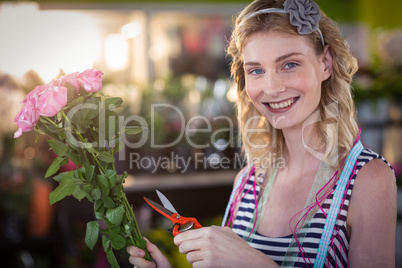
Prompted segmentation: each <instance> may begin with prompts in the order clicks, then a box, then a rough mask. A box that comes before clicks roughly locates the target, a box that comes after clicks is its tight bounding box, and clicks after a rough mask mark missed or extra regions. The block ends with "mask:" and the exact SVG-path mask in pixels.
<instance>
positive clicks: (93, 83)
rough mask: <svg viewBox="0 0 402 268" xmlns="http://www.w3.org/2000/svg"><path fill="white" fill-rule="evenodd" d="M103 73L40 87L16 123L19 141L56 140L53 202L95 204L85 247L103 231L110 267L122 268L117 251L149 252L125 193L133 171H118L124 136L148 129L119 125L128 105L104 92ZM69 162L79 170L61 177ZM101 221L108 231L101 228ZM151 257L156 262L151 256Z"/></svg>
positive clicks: (28, 98) (51, 172) (88, 72)
mask: <svg viewBox="0 0 402 268" xmlns="http://www.w3.org/2000/svg"><path fill="white" fill-rule="evenodd" d="M102 75H103V73H102V72H100V71H99V70H96V69H89V70H86V71H84V72H81V73H78V72H77V73H72V74H68V75H64V76H61V77H59V78H58V79H54V80H52V81H51V82H50V83H47V84H45V85H41V86H37V87H36V88H35V89H33V90H32V91H31V92H30V93H29V94H27V95H26V98H25V100H24V101H23V103H24V106H23V108H22V109H21V111H20V112H19V113H18V114H17V116H16V117H15V119H14V121H15V122H16V123H17V125H18V130H17V131H16V132H15V134H14V138H18V137H20V136H21V135H22V133H23V132H29V131H32V130H35V131H36V132H37V133H38V134H47V135H48V136H49V137H51V138H50V139H48V143H49V145H50V147H51V148H52V149H53V151H54V152H55V153H56V154H57V156H58V157H57V158H56V159H55V160H54V161H53V162H52V164H51V165H50V167H49V168H48V170H47V172H46V175H45V178H47V177H50V176H53V179H54V180H55V181H57V182H59V186H58V187H56V189H55V190H54V191H53V192H51V193H50V195H49V200H50V204H54V203H55V202H57V201H60V200H61V199H63V198H64V197H66V196H71V195H72V196H73V197H75V198H76V199H78V200H82V199H83V198H87V199H88V200H89V201H90V202H92V203H94V212H95V217H96V219H97V220H95V221H90V222H88V223H87V229H86V234H85V243H86V244H87V246H88V247H89V248H91V249H93V248H94V246H95V244H96V243H97V241H98V238H99V232H101V233H102V245H103V248H104V250H105V252H106V256H107V259H108V261H109V263H110V264H111V265H112V267H119V265H118V263H117V260H116V258H115V256H114V253H113V249H116V250H120V249H122V248H124V247H126V246H128V245H130V244H133V245H135V246H137V247H140V248H142V249H144V250H145V251H146V248H145V244H146V242H145V240H144V239H143V237H142V236H141V233H140V230H139V228H138V225H137V221H136V219H135V216H134V213H133V209H132V207H131V206H130V204H129V203H128V201H127V197H126V195H125V193H124V191H123V183H124V181H125V178H126V177H127V173H124V174H122V175H118V174H117V173H116V169H115V166H114V161H115V159H114V156H113V154H114V153H116V152H118V151H120V150H121V149H123V148H124V143H123V142H122V140H123V139H122V138H123V135H125V134H133V135H134V134H137V133H139V132H140V131H142V128H138V127H127V126H123V127H121V126H119V122H121V121H119V118H118V115H117V113H116V108H118V107H119V106H121V105H122V103H123V101H122V99H121V98H116V97H108V96H104V95H103V94H102V93H101V92H100V89H101V88H102ZM69 161H72V162H73V163H74V164H75V165H76V169H75V170H72V171H68V172H62V173H59V174H57V175H56V173H57V172H58V170H59V169H60V167H62V166H64V165H66V164H67V163H69ZM101 220H103V221H104V222H105V223H106V226H107V228H106V229H100V228H99V221H101ZM145 258H146V259H148V260H149V259H150V258H149V254H148V253H147V254H146V257H145Z"/></svg>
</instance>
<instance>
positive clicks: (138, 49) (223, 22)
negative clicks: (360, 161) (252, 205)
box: [0, 0, 402, 267]
mask: <svg viewBox="0 0 402 268" xmlns="http://www.w3.org/2000/svg"><path fill="white" fill-rule="evenodd" d="M316 2H317V3H318V4H319V5H320V7H321V8H322V9H323V10H324V11H325V13H326V14H327V15H328V16H329V17H331V18H332V19H334V20H335V21H337V22H338V23H339V26H340V29H341V31H342V32H343V34H344V35H345V37H346V38H347V40H348V41H349V43H350V46H351V50H352V52H353V54H354V55H355V56H356V57H357V59H358V61H359V66H360V70H359V72H358V74H357V75H356V77H355V80H354V88H355V93H354V97H355V102H356V105H357V108H358V119H359V124H360V126H361V128H362V140H363V142H364V143H365V144H366V145H367V146H368V147H371V148H372V149H373V150H374V151H377V152H379V153H381V154H382V155H383V156H384V157H385V158H386V159H387V160H388V161H389V162H390V163H391V164H392V166H393V167H394V169H395V173H396V175H397V183H398V185H401V181H402V179H401V177H402V19H401V18H400V11H401V10H402V2H401V1H399V0H384V1H376V0H331V1H325V0H316ZM248 3H249V2H248V1H237V0H215V1H213V0H187V1H185V0H176V1H167V0H166V1H163V0H160V1H152V0H148V1H146V0H143V1H137V0H131V1H130V0H118V1H111V0H109V1H107V0H69V1H67V0H56V1H51V0H44V1H37V2H25V1H0V255H1V256H2V258H1V260H2V265H1V266H2V267H108V264H107V261H106V257H105V254H104V253H103V249H102V248H101V247H96V248H95V249H94V250H93V251H91V250H89V249H88V248H87V247H86V246H85V244H84V236H85V224H86V222H87V221H88V220H92V219H94V215H93V212H92V211H93V210H92V204H91V203H89V202H87V201H85V200H82V201H81V202H78V201H77V200H75V199H73V198H71V199H69V198H66V199H64V200H62V201H60V202H58V203H56V204H55V205H53V206H52V207H50V206H49V201H48V194H49V192H50V191H52V189H53V188H54V187H55V186H56V185H55V184H54V183H53V182H52V181H51V180H50V179H49V180H43V177H44V174H45V171H46V169H47V167H48V166H49V164H50V163H51V162H52V160H53V159H54V157H55V156H54V155H52V153H50V151H49V147H48V145H47V143H46V140H45V139H44V138H43V137H39V138H38V139H37V138H36V134H34V133H25V134H24V135H23V136H22V137H21V138H19V139H17V140H14V139H13V133H14V131H15V130H16V129H17V127H16V125H15V123H14V122H13V119H14V117H15V115H16V114H17V113H18V111H19V110H20V109H21V104H20V102H21V100H23V99H24V96H25V95H26V94H27V93H28V92H30V91H31V90H32V89H33V88H34V87H35V86H36V85H40V84H44V83H46V82H49V81H50V80H51V79H53V78H55V77H57V76H58V75H59V74H60V73H63V72H64V73H72V72H77V71H83V70H85V69H88V68H98V69H100V70H101V71H102V72H103V73H104V74H105V75H104V88H103V90H104V92H105V93H106V94H109V95H113V96H119V97H122V98H123V100H124V103H125V106H124V110H123V113H124V114H126V115H133V114H135V115H139V116H140V117H141V118H143V119H144V120H145V122H146V123H147V124H148V125H149V127H150V130H151V131H152V138H151V136H148V137H147V139H146V142H145V143H144V144H143V145H142V146H140V147H138V148H128V147H127V148H125V149H124V150H123V151H122V153H120V154H119V155H116V160H117V168H118V170H119V171H120V172H123V171H127V172H128V173H129V174H130V176H129V178H128V179H127V182H126V185H125V191H126V193H127V195H128V198H129V200H130V202H131V203H132V204H133V206H134V210H135V213H136V215H137V219H138V220H139V222H140V224H141V230H142V231H143V234H145V235H146V236H148V238H150V239H151V240H152V241H154V242H155V243H157V244H158V245H159V246H160V247H161V248H162V249H163V250H164V252H165V253H166V254H167V255H168V256H169V258H170V260H171V262H172V264H173V265H174V267H188V264H187V263H186V260H185V256H183V255H181V254H179V253H178V252H177V250H176V248H175V247H174V246H173V243H172V235H171V233H170V232H169V231H166V230H167V229H168V228H170V227H171V226H170V225H169V223H170V222H166V220H164V219H163V218H161V217H159V216H158V215H156V213H155V212H153V211H151V210H150V209H149V207H148V206H146V205H144V202H143V199H142V196H144V195H145V196H148V197H150V198H151V199H155V200H156V196H155V193H154V190H155V189H158V190H160V191H162V192H163V193H164V194H165V195H166V196H167V197H168V198H169V199H171V201H172V203H173V204H174V205H175V207H176V209H177V210H178V211H179V212H180V213H181V214H182V215H185V216H192V217H196V218H197V219H198V220H199V221H200V222H201V224H203V225H211V224H217V225H219V224H220V221H221V220H222V216H223V213H224V210H225V205H226V203H227V201H228V199H229V195H230V191H231V187H232V183H233V179H234V177H235V175H236V173H237V171H238V170H239V169H240V168H241V167H242V166H243V165H244V162H243V160H242V159H241V157H240V156H239V147H240V143H239V141H238V133H237V128H236V114H235V106H234V102H235V101H236V93H235V91H234V88H233V83H232V81H231V80H230V78H229V67H228V66H229V58H227V57H226V55H225V48H226V46H227V40H228V39H229V37H230V33H231V26H232V24H233V18H234V16H235V15H236V14H237V13H238V12H240V11H241V9H242V8H243V7H244V6H246V5H247V4H248ZM155 104H156V105H158V104H170V105H172V106H174V107H177V108H178V110H179V111H180V112H181V113H182V114H180V113H179V112H178V110H177V109H173V108H171V107H170V108H169V107H161V106H160V107H159V108H158V109H156V108H155V109H152V108H151V107H153V106H152V105H155ZM201 117H202V118H204V120H201V119H200V118H201ZM183 119H184V122H185V124H186V126H188V127H189V128H191V129H192V130H194V131H193V132H194V133H193V134H192V135H191V136H190V137H189V138H188V139H184V138H181V137H180V131H181V127H182V125H181V124H182V123H183ZM212 134H213V135H212ZM211 135H212V137H211ZM189 141H190V142H189ZM133 142H136V141H133ZM166 144H171V145H170V146H159V148H156V147H158V146H155V145H166ZM194 145H199V146H194ZM201 145H202V146H201ZM152 159H160V160H161V162H160V163H159V164H158V163H155V162H153V161H152ZM182 159H187V160H189V162H188V164H187V165H184V163H183V162H181V160H182ZM401 189H402V188H401V187H398V197H399V199H398V200H399V201H398V202H399V204H398V230H397V242H396V243H397V245H396V253H397V254H396V264H397V266H396V267H402V253H401V252H402V211H401V210H402V204H401V201H402V190H401ZM77 208H79V209H77ZM379 231H380V230H379ZM118 260H119V263H120V265H121V267H130V265H129V264H128V262H127V255H126V253H125V250H122V252H119V253H118Z"/></svg>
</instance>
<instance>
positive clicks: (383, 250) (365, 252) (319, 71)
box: [128, 0, 396, 267]
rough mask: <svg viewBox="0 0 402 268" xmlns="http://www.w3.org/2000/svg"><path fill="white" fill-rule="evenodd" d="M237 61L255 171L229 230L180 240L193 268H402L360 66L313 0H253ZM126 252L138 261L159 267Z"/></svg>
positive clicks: (241, 19) (242, 175)
mask: <svg viewBox="0 0 402 268" xmlns="http://www.w3.org/2000/svg"><path fill="white" fill-rule="evenodd" d="M228 54H229V55H230V56H231V57H232V65H231V68H232V69H231V71H232V77H233V78H234V80H235V82H236V84H237V93H238V103H237V106H238V118H239V121H240V131H241V134H242V139H243V145H242V146H243V151H244V154H245V156H246V157H247V162H248V165H247V167H246V168H244V169H243V170H242V171H241V172H239V174H238V176H237V178H236V179H235V182H234V189H233V192H232V196H231V198H230V201H229V204H228V207H227V210H226V214H225V219H227V217H229V215H230V217H229V220H228V227H229V226H230V227H231V228H228V227H216V226H212V227H203V228H200V229H196V230H190V231H187V232H184V233H181V234H179V235H177V236H176V237H175V239H174V242H175V244H176V245H177V246H178V247H179V251H180V252H181V253H185V254H187V260H188V261H189V262H190V263H191V264H192V265H193V267H394V266H395V263H394V261H395V255H394V254H395V230H396V183H395V175H394V173H393V170H392V168H391V167H390V165H389V164H388V162H387V161H386V160H385V159H384V158H383V157H381V156H380V155H379V154H377V153H375V152H373V151H371V150H370V149H368V148H364V147H363V145H362V142H361V141H360V130H359V126H358V124H357V121H356V118H355V113H356V112H355V108H354V104H353V100H352V93H351V86H350V84H351V81H352V77H353V75H354V74H355V72H356V70H357V61H356V59H355V58H354V57H353V56H352V54H351V53H350V51H349V46H348V44H347V42H346V41H345V39H344V38H343V37H342V35H341V33H340V32H339V29H338V27H337V26H336V24H335V23H334V22H333V21H332V20H331V19H329V18H328V17H327V16H326V15H325V14H324V13H323V12H321V10H320V9H319V7H318V6H317V5H316V4H315V3H314V2H313V1H311V0H286V1H283V0H255V1H254V2H252V3H251V4H250V5H248V6H247V7H246V8H245V9H244V10H243V11H242V12H241V13H240V14H239V16H238V17H237V19H236V24H235V27H234V31H233V33H232V37H231V40H230V43H229V47H228ZM271 154H272V155H275V156H276V157H275V158H273V159H271V162H270V163H268V165H264V164H263V163H264V162H263V161H262V160H264V159H266V158H267V156H268V155H271ZM279 158H282V159H284V160H285V164H283V162H281V163H279ZM225 223H226V220H224V224H223V225H225ZM147 248H148V249H149V252H150V254H151V255H152V257H153V259H154V260H155V263H156V264H157V265H158V266H160V267H169V264H168V263H167V259H166V258H165V257H164V256H163V255H162V254H161V253H160V251H159V250H158V249H157V248H156V247H155V246H154V245H153V244H151V243H150V242H148V243H147ZM128 251H129V253H130V255H131V257H130V261H131V263H132V264H134V265H136V266H138V267H152V265H155V264H151V263H149V262H146V261H144V260H142V259H141V258H140V257H141V256H143V251H141V250H138V249H136V248H133V247H131V248H129V249H128Z"/></svg>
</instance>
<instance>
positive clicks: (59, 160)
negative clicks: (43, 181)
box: [45, 157, 66, 178]
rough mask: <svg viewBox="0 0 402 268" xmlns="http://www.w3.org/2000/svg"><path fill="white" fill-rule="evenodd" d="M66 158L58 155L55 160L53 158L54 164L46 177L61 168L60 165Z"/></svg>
mask: <svg viewBox="0 0 402 268" xmlns="http://www.w3.org/2000/svg"><path fill="white" fill-rule="evenodd" d="M65 159H66V158H64V157H57V158H56V159H55V160H53V162H52V164H51V165H50V167H49V168H48V169H47V171H46V174H45V178H47V177H49V176H52V175H53V174H55V173H56V172H57V171H58V170H59V169H60V165H61V163H62V162H63V161H64V160H65Z"/></svg>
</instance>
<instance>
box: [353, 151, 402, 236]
mask: <svg viewBox="0 0 402 268" xmlns="http://www.w3.org/2000/svg"><path fill="white" fill-rule="evenodd" d="M396 196H397V185H396V178H395V174H394V172H393V170H392V168H391V167H390V166H389V165H388V163H387V162H386V161H385V159H383V158H381V157H377V158H374V159H370V161H368V162H367V163H365V164H364V165H363V166H362V167H361V169H360V170H359V171H358V173H357V175H356V178H355V182H354V186H353V194H352V196H351V200H350V207H349V213H348V214H349V215H348V222H349V224H350V225H351V226H350V227H352V229H353V225H354V226H359V225H360V224H362V221H364V220H369V222H370V221H371V222H373V221H380V218H381V220H385V219H388V220H390V219H391V218H393V217H394V216H396Z"/></svg>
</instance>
